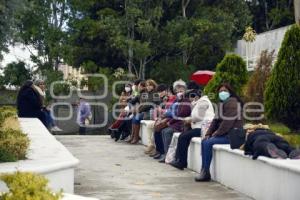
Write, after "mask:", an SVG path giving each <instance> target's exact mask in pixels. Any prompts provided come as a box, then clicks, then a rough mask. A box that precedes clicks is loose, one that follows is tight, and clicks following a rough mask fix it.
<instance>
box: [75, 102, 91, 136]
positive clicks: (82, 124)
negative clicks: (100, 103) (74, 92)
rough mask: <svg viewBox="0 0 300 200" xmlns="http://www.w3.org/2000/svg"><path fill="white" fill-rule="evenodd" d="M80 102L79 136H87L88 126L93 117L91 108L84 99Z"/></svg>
mask: <svg viewBox="0 0 300 200" xmlns="http://www.w3.org/2000/svg"><path fill="white" fill-rule="evenodd" d="M79 101H80V102H79V106H78V112H77V124H78V125H79V135H85V133H86V126H87V125H88V122H89V120H90V119H91V117H92V112H91V106H90V104H89V103H88V102H86V101H85V100H84V99H83V98H80V99H79Z"/></svg>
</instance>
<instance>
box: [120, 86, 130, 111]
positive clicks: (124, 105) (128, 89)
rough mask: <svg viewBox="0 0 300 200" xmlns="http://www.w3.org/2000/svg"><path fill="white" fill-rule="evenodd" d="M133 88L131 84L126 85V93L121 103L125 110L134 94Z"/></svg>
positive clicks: (123, 94) (123, 93)
mask: <svg viewBox="0 0 300 200" xmlns="http://www.w3.org/2000/svg"><path fill="white" fill-rule="evenodd" d="M131 87H132V86H131V84H126V85H125V87H124V91H123V92H122V94H121V96H120V99H119V103H120V104H121V106H122V108H125V107H126V106H127V101H128V99H129V98H130V96H131V93H132V90H131Z"/></svg>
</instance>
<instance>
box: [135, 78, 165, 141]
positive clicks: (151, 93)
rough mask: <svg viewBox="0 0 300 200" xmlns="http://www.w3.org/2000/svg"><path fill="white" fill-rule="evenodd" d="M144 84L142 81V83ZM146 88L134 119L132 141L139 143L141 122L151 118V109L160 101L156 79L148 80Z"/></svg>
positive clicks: (143, 90) (141, 95)
mask: <svg viewBox="0 0 300 200" xmlns="http://www.w3.org/2000/svg"><path fill="white" fill-rule="evenodd" d="M140 84H142V82H141V83H140ZM145 84H146V85H145V86H146V87H145V88H144V89H141V94H140V98H139V102H140V104H139V106H138V107H137V112H136V113H135V115H134V117H133V119H132V133H131V135H132V138H131V141H130V143H131V144H137V143H138V142H139V132H140V124H141V121H142V120H146V119H148V118H150V110H151V109H154V107H155V105H158V104H159V103H160V99H159V96H158V94H157V93H156V88H157V83H156V82H155V81H154V80H151V79H149V80H147V81H146V82H145Z"/></svg>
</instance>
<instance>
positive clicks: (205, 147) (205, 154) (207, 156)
mask: <svg viewBox="0 0 300 200" xmlns="http://www.w3.org/2000/svg"><path fill="white" fill-rule="evenodd" d="M214 144H229V139H228V137H227V135H225V136H217V137H211V138H208V139H206V140H202V142H201V151H202V169H204V170H207V171H209V167H210V163H211V160H212V156H213V155H212V153H213V145H214Z"/></svg>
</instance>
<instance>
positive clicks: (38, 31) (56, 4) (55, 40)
mask: <svg viewBox="0 0 300 200" xmlns="http://www.w3.org/2000/svg"><path fill="white" fill-rule="evenodd" d="M25 3H26V9H25V10H23V11H22V12H19V13H18V17H19V23H18V24H17V25H18V29H17V30H18V35H19V37H20V41H21V42H22V43H24V44H25V45H30V46H33V47H34V48H35V49H36V50H37V51H38V55H34V54H32V59H33V61H35V62H36V63H37V64H39V65H44V66H47V67H53V68H54V69H55V70H57V69H58V65H59V63H60V62H62V58H63V55H64V53H65V46H64V44H65V43H66V42H65V40H66V34H65V32H66V30H65V29H66V23H67V21H68V15H69V1H68V0H26V1H25ZM45 64H46V65H45Z"/></svg>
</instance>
